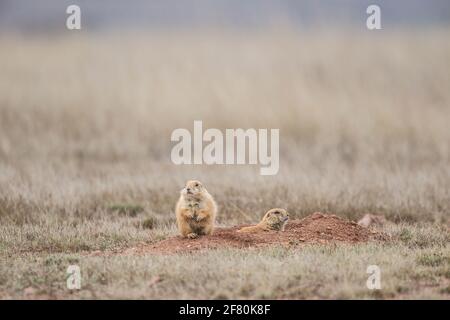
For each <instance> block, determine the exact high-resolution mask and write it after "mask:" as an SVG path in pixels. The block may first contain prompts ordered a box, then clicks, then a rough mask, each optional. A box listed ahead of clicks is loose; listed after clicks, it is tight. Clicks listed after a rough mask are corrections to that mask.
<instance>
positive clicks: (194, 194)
mask: <svg viewBox="0 0 450 320" xmlns="http://www.w3.org/2000/svg"><path fill="white" fill-rule="evenodd" d="M175 213H176V216H177V226H178V230H179V231H180V233H181V235H182V236H183V237H187V238H190V239H194V238H197V237H198V236H199V235H208V234H212V232H213V230H214V221H215V219H216V213H217V205H216V202H215V201H214V199H213V197H212V196H211V195H210V194H209V193H208V191H207V190H206V189H205V187H204V186H203V185H202V183H201V182H200V181H198V180H189V181H188V182H186V186H185V187H184V188H183V189H182V190H181V192H180V198H179V199H178V202H177V205H176V208H175Z"/></svg>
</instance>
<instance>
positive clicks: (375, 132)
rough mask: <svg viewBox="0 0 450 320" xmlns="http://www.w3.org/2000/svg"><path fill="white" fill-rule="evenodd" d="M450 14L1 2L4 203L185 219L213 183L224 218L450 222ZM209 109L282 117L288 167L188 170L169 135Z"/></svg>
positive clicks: (390, 4)
mask: <svg viewBox="0 0 450 320" xmlns="http://www.w3.org/2000/svg"><path fill="white" fill-rule="evenodd" d="M70 4H77V5H79V6H80V7H81V26H82V29H81V30H68V29H66V26H65V23H66V19H67V17H68V15H67V14H66V8H67V6H68V5H70ZM369 4H378V5H379V6H380V7H381V24H382V30H373V31H370V30H368V29H367V28H366V19H367V16H368V15H367V14H366V8H367V6H368V5H369ZM449 24H450V2H449V1H446V0H430V1H425V0H423V1H419V0H408V1H406V0H404V1H387V0H384V1H381V0H380V1H360V0H345V1H338V0H323V1H312V0H308V1H293V0H281V1H274V0H258V1H257V0H249V1H238V0H215V1H207V0H167V1H143V0H142V1H141V0H138V1H131V2H129V1H118V0H108V1H106V0H104V1H103V0H89V1H87V0H86V1H65V0H64V1H50V0H41V1H23V0H0V191H1V192H0V208H3V209H2V210H0V211H1V212H2V214H3V215H6V216H7V217H8V219H11V220H12V221H14V223H18V224H21V223H27V222H30V221H31V222H33V221H40V220H41V219H43V218H42V217H43V216H45V217H56V218H58V219H59V217H68V216H71V217H73V219H75V220H76V219H78V218H79V217H89V218H90V219H94V218H96V217H97V218H99V219H101V217H102V216H104V215H105V212H106V211H105V210H106V209H107V208H108V206H110V205H112V204H116V203H126V204H128V203H131V204H135V203H137V204H139V205H141V206H143V207H144V208H145V212H146V214H148V215H153V216H155V217H158V219H159V221H163V222H164V221H166V222H167V223H172V222H173V206H174V203H175V201H176V198H177V196H178V190H179V189H180V188H181V186H182V185H183V183H184V181H185V180H187V179H191V178H197V179H200V180H203V182H204V183H205V185H206V186H207V188H208V189H209V190H210V191H211V192H212V193H213V194H214V195H215V196H216V198H217V199H218V202H219V205H220V206H221V214H220V215H219V222H221V223H222V222H223V223H228V224H231V223H242V222H249V221H255V219H256V218H257V217H259V216H260V215H261V214H262V213H263V212H264V211H266V209H267V208H270V207H275V206H282V207H287V208H288V210H289V211H290V212H292V214H293V216H294V217H295V216H303V215H306V214H309V213H311V212H313V211H319V210H320V211H325V212H334V213H337V214H340V215H343V216H347V217H350V218H356V217H359V216H361V215H362V214H363V213H366V212H371V213H378V214H384V215H386V216H387V217H388V218H389V219H392V220H396V221H399V220H412V221H421V220H426V221H439V222H442V221H447V219H448V214H449V210H450V207H449V206H450V195H449V192H450V191H449V190H450V172H449V170H450V149H449V142H450V130H448V123H449V120H450V110H449V108H450V90H449V88H450V32H449ZM194 120H203V125H204V128H208V127H213V128H219V129H224V128H240V127H242V128H279V129H280V148H281V150H280V152H281V154H280V172H279V174H278V175H276V176H271V177H270V176H269V177H262V176H260V175H259V166H175V165H174V164H172V162H171V160H170V150H171V148H172V146H173V144H172V143H171V142H170V134H171V132H172V131H173V130H174V129H176V128H187V129H189V130H192V126H193V121H194ZM123 223H127V222H126V221H125V220H124V222H123Z"/></svg>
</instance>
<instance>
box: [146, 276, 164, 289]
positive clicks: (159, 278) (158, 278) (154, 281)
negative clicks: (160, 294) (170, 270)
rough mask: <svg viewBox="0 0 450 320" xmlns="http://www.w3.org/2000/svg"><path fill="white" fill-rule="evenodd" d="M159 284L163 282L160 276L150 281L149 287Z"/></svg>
mask: <svg viewBox="0 0 450 320" xmlns="http://www.w3.org/2000/svg"><path fill="white" fill-rule="evenodd" d="M158 282H161V277H159V276H154V277H152V278H151V279H150V281H149V283H148V286H149V287H153V286H154V285H155V284H157V283H158Z"/></svg>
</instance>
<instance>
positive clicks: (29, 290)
mask: <svg viewBox="0 0 450 320" xmlns="http://www.w3.org/2000/svg"><path fill="white" fill-rule="evenodd" d="M36 291H37V290H36V289H35V288H33V287H27V288H25V289H24V290H23V293H24V294H25V295H26V296H31V295H34V294H35V293H36Z"/></svg>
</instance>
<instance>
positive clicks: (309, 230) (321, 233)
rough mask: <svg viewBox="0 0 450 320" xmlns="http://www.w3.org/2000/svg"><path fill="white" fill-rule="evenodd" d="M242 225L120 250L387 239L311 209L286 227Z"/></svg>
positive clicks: (143, 251) (134, 251) (183, 249)
mask: <svg viewBox="0 0 450 320" xmlns="http://www.w3.org/2000/svg"><path fill="white" fill-rule="evenodd" d="M242 227H244V226H236V227H231V228H217V229H216V230H215V232H214V234H213V235H210V236H201V237H199V238H197V239H185V238H182V237H181V236H177V237H172V238H169V239H166V240H163V241H160V242H157V243H155V244H151V245H149V244H142V245H140V246H137V247H133V248H128V249H126V250H124V251H122V252H120V253H123V254H146V253H163V254H170V253H180V252H190V251H196V250H201V249H215V248H223V247H232V248H250V247H261V246H267V245H274V244H279V245H284V246H297V245H302V244H308V243H317V244H327V243H333V242H346V243H359V242H367V241H370V240H386V235H384V234H383V233H380V232H378V231H375V230H374V229H369V228H365V227H363V226H360V225H358V224H357V223H356V222H353V221H348V220H344V219H342V218H339V217H338V216H336V215H327V214H322V213H319V212H316V213H313V214H312V215H310V216H307V217H305V218H303V219H295V220H290V221H289V222H288V223H287V225H286V230H285V231H282V232H277V231H262V232H258V233H237V232H236V231H237V230H238V229H240V228H242Z"/></svg>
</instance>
